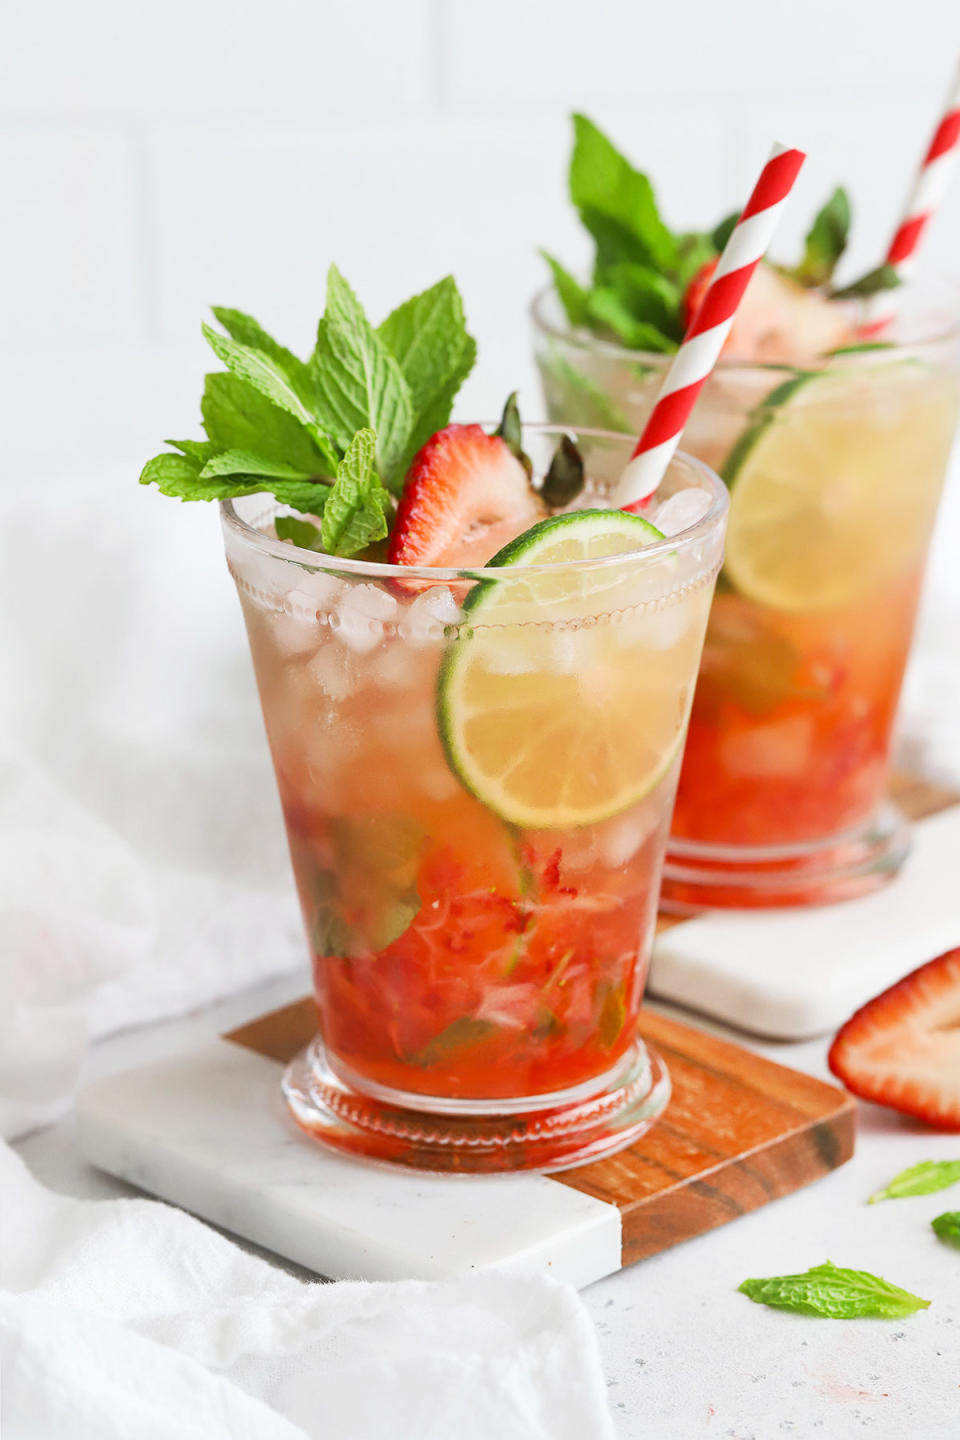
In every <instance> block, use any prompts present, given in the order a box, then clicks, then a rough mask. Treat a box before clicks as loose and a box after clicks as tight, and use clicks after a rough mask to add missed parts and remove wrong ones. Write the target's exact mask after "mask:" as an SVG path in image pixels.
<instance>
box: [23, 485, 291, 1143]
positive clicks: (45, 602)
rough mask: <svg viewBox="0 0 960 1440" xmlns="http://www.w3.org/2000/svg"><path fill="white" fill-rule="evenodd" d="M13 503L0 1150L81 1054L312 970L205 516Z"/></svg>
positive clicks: (120, 498) (119, 490)
mask: <svg viewBox="0 0 960 1440" xmlns="http://www.w3.org/2000/svg"><path fill="white" fill-rule="evenodd" d="M135 480H136V475H135V472H134V471H133V470H132V469H131V471H130V472H129V473H122V474H116V475H113V476H110V477H104V479H103V480H102V481H101V482H100V483H98V484H97V485H96V486H95V487H94V486H93V485H92V484H84V483H82V482H81V481H71V482H70V484H64V485H62V486H51V485H49V484H46V485H44V486H43V488H42V490H41V491H40V498H36V497H35V496H34V493H33V492H32V491H31V490H29V489H28V488H27V487H17V488H16V490H13V489H12V488H11V492H10V496H9V498H7V499H6V500H5V507H4V525H3V527H2V530H0V674H2V677H3V680H2V683H0V1134H6V1135H8V1136H9V1135H14V1134H17V1133H19V1132H22V1131H24V1130H26V1129H29V1128H31V1127H32V1126H35V1125H39V1124H43V1123H45V1122H47V1121H49V1120H51V1119H53V1118H54V1117H55V1116H56V1115H57V1114H59V1113H60V1112H62V1111H63V1110H64V1109H65V1108H66V1106H67V1105H68V1104H69V1101H70V1097H71V1095H72V1092H73V1089H74V1086H75V1081H76V1076H77V1073H78V1068H79V1064H80V1061H81V1058H82V1055H83V1052H84V1049H85V1046H86V1044H87V1042H88V1039H89V1038H90V1037H91V1036H96V1035H100V1034H103V1033H105V1032H107V1031H109V1030H114V1029H118V1028H121V1027H124V1026H129V1025H134V1024H138V1023H142V1022H144V1021H146V1020H154V1019H158V1018H161V1017H162V1016H165V1015H171V1014H177V1013H180V1012H183V1011H185V1010H189V1009H192V1008H195V1007H196V1006H199V1005H201V1004H204V1003H206V1002H208V1001H210V1000H212V999H214V998H216V997H217V996H220V995H224V994H227V993H229V992H230V991H233V990H236V989H239V988H240V987H241V986H244V985H248V984H252V983H253V982H255V981H257V980H260V979H263V978H266V977H268V976H271V975H276V974H279V973H282V972H283V971H286V970H290V969H293V968H295V967H297V966H301V965H302V966H304V974H305V975H306V950H305V943H304V941H303V938H302V932H301V927H300V923H299V918H298V915H297V909H296V902H295V898H294V892H293V885H292V880H291V878H290V874H289V863H288V860H287V854H286V845H285V842H284V838H283V827H282V824H281V821H280V811H279V804H278V801H277V798H276V791H275V787H274V783H273V776H272V773H271V770H270V761H269V757H268V753H267V747H266V741H265V738H264V734H263V727H262V722H261V719H260V713H259V707H258V705H257V701H256V690H255V686H254V682H253V675H252V671H251V666H250V660H249V654H248V651H247V646H246V638H245V635H244V630H243V622H242V619H241V614H240V608H239V605H238V602H237V599H236V594H235V591H234V587H233V582H232V581H231V579H230V576H229V574H228V572H227V569H226V564H225V562H224V559H223V546H222V542H221V538H220V533H219V524H218V516H217V512H216V508H215V507H212V506H204V505H178V504H175V503H174V502H172V501H169V500H166V499H164V498H163V497H162V496H159V495H157V494H155V493H154V492H152V491H147V490H145V489H141V488H139V487H138V486H137V485H136V483H135Z"/></svg>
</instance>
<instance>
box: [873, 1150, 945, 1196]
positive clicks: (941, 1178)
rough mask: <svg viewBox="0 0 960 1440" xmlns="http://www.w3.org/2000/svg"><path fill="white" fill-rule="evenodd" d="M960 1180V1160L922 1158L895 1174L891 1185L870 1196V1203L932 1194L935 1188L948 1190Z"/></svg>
mask: <svg viewBox="0 0 960 1440" xmlns="http://www.w3.org/2000/svg"><path fill="white" fill-rule="evenodd" d="M958 1181H960V1160H921V1161H920V1163H919V1165H911V1166H910V1167H909V1169H907V1170H901V1171H900V1174H899V1175H894V1177H893V1179H892V1180H891V1181H890V1183H889V1185H885V1186H884V1188H883V1189H882V1190H877V1191H875V1192H874V1194H873V1195H871V1196H870V1201H869V1203H870V1204H871V1205H875V1204H876V1202H877V1201H878V1200H904V1199H908V1198H909V1197H910V1196H911V1195H932V1194H933V1193H934V1191H935V1190H946V1189H947V1187H948V1186H949V1185H956V1184H957V1182H958Z"/></svg>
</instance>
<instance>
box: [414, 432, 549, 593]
mask: <svg viewBox="0 0 960 1440" xmlns="http://www.w3.org/2000/svg"><path fill="white" fill-rule="evenodd" d="M542 514H543V503H542V501H541V500H540V498H539V496H538V495H537V494H536V493H535V492H534V491H533V490H532V489H531V488H530V484H529V481H528V480H527V475H526V471H525V470H524V468H523V466H522V465H521V463H520V461H519V460H518V459H517V458H516V456H515V455H514V454H513V453H512V452H511V450H510V448H509V446H508V445H507V443H506V441H504V440H503V439H501V437H500V436H499V435H488V434H487V432H486V431H485V430H484V429H483V428H482V427H481V426H480V425H448V426H447V427H446V429H445V430H439V431H438V432H437V434H436V435H434V436H433V437H432V438H431V439H430V440H428V441H427V443H426V445H424V447H423V449H422V450H420V451H419V452H418V454H417V455H416V456H415V457H414V460H413V464H412V465H411V466H410V470H409V473H408V474H407V478H406V481H405V482H404V486H403V494H402V495H401V496H400V503H399V505H398V506H397V518H396V520H395V521H394V526H393V533H392V535H391V537H390V548H389V551H388V554H387V558H388V560H389V561H390V563H391V564H393V565H442V566H449V567H451V568H459V567H461V566H471V565H483V564H484V563H485V562H486V561H487V560H489V559H490V558H491V557H492V556H493V555H495V554H496V553H497V551H498V550H500V549H502V547H503V546H504V545H505V544H506V543H507V541H508V540H512V539H513V537H514V536H515V535H518V534H520V532H521V531H523V530H527V529H529V527H530V526H531V525H533V524H534V523H535V522H536V521H537V520H539V519H540V518H541V516H542Z"/></svg>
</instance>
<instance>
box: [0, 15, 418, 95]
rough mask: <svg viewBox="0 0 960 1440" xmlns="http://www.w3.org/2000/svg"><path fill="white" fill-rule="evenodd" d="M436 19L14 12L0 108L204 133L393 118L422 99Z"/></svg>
mask: <svg viewBox="0 0 960 1440" xmlns="http://www.w3.org/2000/svg"><path fill="white" fill-rule="evenodd" d="M432 19H433V9H432V7H431V3H430V0H393V3H388V0H384V3H373V4H371V3H369V0H368V3H363V0H270V3H269V4H263V5H254V4H243V3H238V0H163V3H161V4H157V3H151V0H82V3H74V0H22V3H16V0H13V3H10V4H7V5H4V6H3V7H2V8H0V97H2V101H0V103H2V105H3V106H4V107H8V108H10V109H18V110H20V111H23V112H26V113H29V114H38V113H39V114H45V113H47V112H54V113H57V114H63V113H66V114H77V113H90V112H93V113H95V114H97V115H131V114H132V115H147V116H153V115H171V114H174V115H182V114H189V115H191V116H194V117H197V118H198V119H200V120H204V119H208V118H212V119H214V120H216V119H217V118H220V117H230V116H235V115H237V114H249V113H279V114H291V113H292V114H297V113H302V112H303V111H305V110H311V111H318V110H325V111H327V112H334V113H337V112H340V111H342V110H343V109H352V110H354V111H356V110H357V109H362V110H369V109H371V108H376V109H380V110H382V111H389V110H390V109H392V108H393V107H396V106H398V105H399V106H406V105H410V104H414V103H418V102H420V101H421V100H423V99H424V97H425V95H426V94H427V92H428V88H429V86H430V84H431V77H430V75H429V73H428V59H429V58H430V57H431V56H432V53H433V50H432V45H431V39H432V32H431V30H430V22H431V21H432Z"/></svg>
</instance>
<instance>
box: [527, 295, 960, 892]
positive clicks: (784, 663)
mask: <svg viewBox="0 0 960 1440" xmlns="http://www.w3.org/2000/svg"><path fill="white" fill-rule="evenodd" d="M533 317H534V326H535V332H536V347H537V362H538V365H539V368H540V372H541V376H542V380H543V387H544V393H545V396H546V400H547V410H548V413H549V414H550V415H552V416H553V415H559V414H562V415H564V416H565V417H567V418H569V419H570V420H572V421H574V422H577V423H584V424H590V423H592V424H604V425H608V426H613V427H616V428H620V429H623V430H628V431H630V432H635V431H638V430H639V429H640V428H641V427H642V425H643V423H644V421H645V419H646V417H647V415H648V414H649V412H650V409H651V407H652V405H653V402H654V398H655V396H656V392H657V389H658V386H659V384H660V379H661V376H662V373H663V368H664V365H665V363H666V361H665V360H664V357H662V356H654V355H641V354H639V353H636V352H631V351H628V350H624V349H622V348H621V347H619V346H616V345H612V344H607V343H605V342H604V341H602V340H599V339H597V337H595V336H593V335H590V334H588V333H586V332H581V331H576V332H574V331H572V330H571V329H570V327H569V326H568V325H567V323H566V321H565V319H564V318H563V316H562V311H561V309H560V306H559V303H558V302H557V300H556V297H555V296H554V295H553V294H552V292H550V291H547V292H544V294H542V295H540V296H539V297H538V298H537V300H536V301H535V303H534V307H533ZM956 317H957V303H956V298H955V297H954V296H953V295H950V296H949V297H947V298H941V300H940V304H939V308H937V307H936V306H934V307H932V308H931V307H930V306H929V305H927V306H924V305H922V304H921V305H920V306H918V307H917V308H916V309H914V310H911V309H910V308H909V307H907V308H905V310H904V313H903V316H902V321H901V323H900V325H899V327H898V337H897V342H896V343H895V344H881V345H879V346H876V345H871V346H862V347H854V348H851V349H848V350H845V351H840V352H837V353H836V354H834V355H833V356H831V357H828V358H826V359H825V360H824V361H823V362H822V363H821V364H820V365H818V366H816V367H808V368H805V369H791V368H790V367H788V366H785V365H776V366H774V365H747V364H740V363H737V362H733V361H725V360H721V362H720V364H719V365H718V367H717V369H716V370H715V372H714V374H713V375H712V377H711V378H710V380H709V381H708V382H707V385H706V386H705V387H704V390H703V393H702V395H701V397H700V399H699V401H698V404H697V407H696V409H695V411H694V413H693V416H692V417H691V420H690V423H689V425H688V427H687V429H686V431H685V433H684V438H683V443H684V446H685V448H687V449H689V450H690V451H691V452H692V453H693V454H695V455H697V456H699V457H700V459H702V460H703V461H705V463H707V464H708V465H710V466H712V467H713V468H714V469H715V470H717V471H718V472H719V474H720V475H722V476H723V478H724V480H725V481H726V483H727V485H728V487H729V489H730V521H729V526H728V532H727V556H726V562H725V565H724V568H723V571H722V572H721V575H720V578H719V580H718V583H717V591H716V598H715V600H714V605H713V610H712V613H711V617H710V624H709V628H708V631H707V637H706V642H705V645H704V651H703V661H702V665H701V672H700V680H699V684H698V687H697V693H696V698H695V701H694V706H693V713H692V716H691V720H690V733H689V738H688V741H687V748H686V755H685V759H684V765H683V770H682V772H681V776H680V783H679V789H678V794H677V803H676V810H675V813H674V820H673V827H672V831H671V839H670V844H669V847H668V853H667V861H666V866H665V870H664V887H663V896H664V904H665V907H666V908H668V909H672V910H674V911H677V912H679V913H689V912H692V911H696V910H698V909H700V908H702V907H703V906H707V905H713V906H734V907H737V906H743V907H751V906H769V905H796V904H816V903H823V902H826V901H832V900H840V899H844V898H847V897H849V896H852V895H856V894H859V893H862V892H863V891H865V890H868V889H871V888H873V887H874V886H876V885H878V884H881V883H883V882H884V881H885V880H887V879H888V878H889V877H890V876H891V875H893V874H895V873H896V871H897V870H898V868H899V866H900V864H901V863H902V861H903V859H904V857H905V855H906V853H907V850H908V833H907V829H906V826H905V823H904V821H903V819H902V817H901V816H900V814H899V812H898V811H897V810H896V808H895V807H894V806H893V805H892V804H891V803H890V802H889V801H888V800H887V798H886V797H887V790H888V785H889V770H890V755H891V746H892V733H893V725H894V720H895V716H896V711H897V705H898V702H899V697H900V689H901V683H902V679H903V672H904V667H905V665H906V661H907V657H908V653H909V649H910V644H911V640H912V636H913V629H914V621H915V617H916V610H917V603H918V599H919V596H920V591H921V586H922V582H923V574H924V567H925V563H926V556H927V549H928V545H929V540H930V535H931V531H932V528H933V524H934V519H935V516H936V511H937V505H938V502H939V498H940V492H941V488H942V485H943V480H944V475H945V472H946V467H947V461H948V458H949V455H950V450H951V445H952V442H953V438H954V432H955V429H956V421H957V412H958V406H960V328H958V324H957V318H956Z"/></svg>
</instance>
